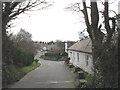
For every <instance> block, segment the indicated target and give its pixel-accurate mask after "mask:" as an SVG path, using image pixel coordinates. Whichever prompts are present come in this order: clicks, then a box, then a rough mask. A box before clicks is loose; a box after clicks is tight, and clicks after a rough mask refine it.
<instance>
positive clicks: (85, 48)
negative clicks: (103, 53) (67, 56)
mask: <svg viewBox="0 0 120 90" xmlns="http://www.w3.org/2000/svg"><path fill="white" fill-rule="evenodd" d="M68 50H74V51H80V52H86V53H92V41H91V40H90V38H86V39H84V40H81V41H78V42H77V43H75V44H73V45H72V46H71V47H69V48H68Z"/></svg>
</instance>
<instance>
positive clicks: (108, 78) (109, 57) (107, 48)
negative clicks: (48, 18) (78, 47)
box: [67, 0, 118, 87]
mask: <svg viewBox="0 0 120 90" xmlns="http://www.w3.org/2000/svg"><path fill="white" fill-rule="evenodd" d="M102 3H103V6H104V11H103V12H102V14H103V17H104V28H105V30H106V32H107V34H106V35H105V34H104V33H103V32H102V31H101V24H100V25H99V20H100V19H101V18H99V16H100V12H99V9H98V3H97V1H96V0H90V7H88V6H87V3H86V0H82V6H83V9H81V8H80V4H79V3H76V4H75V6H74V4H73V5H72V7H67V9H71V8H74V9H72V10H74V11H77V12H82V13H83V15H84V19H85V24H86V26H87V32H88V33H89V36H90V38H91V40H92V52H93V53H92V54H93V65H94V76H95V79H94V86H95V87H118V86H117V83H118V82H117V79H118V78H117V77H118V75H117V74H118V71H117V68H118V67H117V65H118V64H117V58H116V57H117V56H116V55H117V49H116V47H117V43H116V45H115V46H113V45H112V44H113V43H112V41H113V36H114V35H115V34H114V33H115V31H116V18H115V17H110V16H109V3H108V0H105V2H102ZM88 9H90V12H91V13H88ZM89 16H90V17H89ZM110 21H111V22H112V25H110ZM105 36H106V37H105ZM116 37H117V36H116ZM113 52H114V53H116V54H113ZM112 70H114V71H115V73H111V72H112ZM116 78H117V79H116Z"/></svg>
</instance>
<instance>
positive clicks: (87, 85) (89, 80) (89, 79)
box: [81, 72, 94, 88]
mask: <svg viewBox="0 0 120 90" xmlns="http://www.w3.org/2000/svg"><path fill="white" fill-rule="evenodd" d="M84 76H85V80H86V81H87V82H86V83H85V84H84V85H83V86H82V87H81V88H93V79H94V76H93V75H92V74H89V73H87V72H84Z"/></svg>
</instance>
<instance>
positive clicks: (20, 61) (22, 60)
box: [14, 49, 34, 67]
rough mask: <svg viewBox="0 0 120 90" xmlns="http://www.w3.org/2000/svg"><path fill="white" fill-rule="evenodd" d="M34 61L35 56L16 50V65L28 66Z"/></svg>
mask: <svg viewBox="0 0 120 90" xmlns="http://www.w3.org/2000/svg"><path fill="white" fill-rule="evenodd" d="M33 61H34V54H32V53H29V52H25V51H22V50H19V49H16V53H15V55H14V63H15V64H16V65H18V66H20V67H21V66H28V65H30V64H32V62H33Z"/></svg>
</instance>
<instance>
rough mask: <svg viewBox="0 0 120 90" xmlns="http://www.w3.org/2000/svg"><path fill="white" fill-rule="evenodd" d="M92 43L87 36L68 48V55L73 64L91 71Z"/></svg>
mask: <svg viewBox="0 0 120 90" xmlns="http://www.w3.org/2000/svg"><path fill="white" fill-rule="evenodd" d="M91 54H92V43H91V40H90V39H89V38H86V39H84V40H81V41H78V42H77V43H75V44H73V45H72V46H71V47H69V48H68V57H70V62H71V63H72V64H73V65H74V66H78V67H80V68H81V69H83V70H84V71H86V72H88V73H93V70H92V68H93V59H92V55H91Z"/></svg>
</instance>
